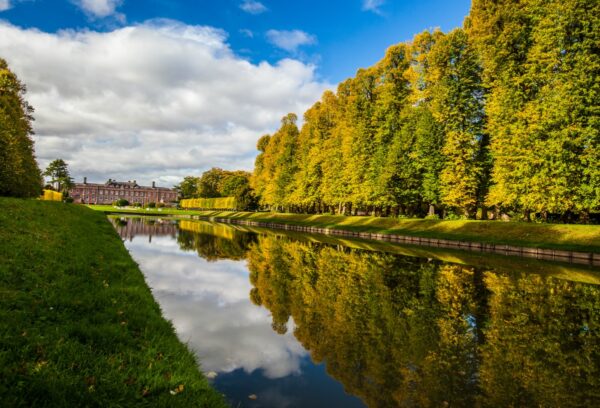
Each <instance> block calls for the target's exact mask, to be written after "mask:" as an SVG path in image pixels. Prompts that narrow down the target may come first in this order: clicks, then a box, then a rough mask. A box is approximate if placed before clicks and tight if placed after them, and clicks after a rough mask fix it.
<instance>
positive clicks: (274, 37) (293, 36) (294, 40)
mask: <svg viewBox="0 0 600 408" xmlns="http://www.w3.org/2000/svg"><path fill="white" fill-rule="evenodd" d="M267 39H268V40H269V42H270V43H271V44H273V45H275V46H276V47H278V48H281V49H283V50H286V51H289V52H296V51H297V50H298V47H301V46H303V45H311V44H315V43H316V42H317V37H315V36H314V35H311V34H308V33H306V32H304V31H302V30H291V31H286V30H282V31H280V30H269V31H267Z"/></svg>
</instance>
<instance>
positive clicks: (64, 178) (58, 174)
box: [43, 159, 73, 192]
mask: <svg viewBox="0 0 600 408" xmlns="http://www.w3.org/2000/svg"><path fill="white" fill-rule="evenodd" d="M43 175H44V176H45V177H50V184H52V185H53V186H54V188H56V190H57V191H60V192H68V191H69V190H70V189H71V188H73V179H72V178H71V175H70V174H69V169H68V166H67V163H66V162H65V161H64V160H63V159H55V160H53V161H52V162H51V163H50V164H49V165H48V167H47V168H46V171H44V174H43Z"/></svg>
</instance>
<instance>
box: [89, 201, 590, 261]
mask: <svg viewBox="0 0 600 408" xmlns="http://www.w3.org/2000/svg"><path fill="white" fill-rule="evenodd" d="M92 208H94V209H97V210H100V211H111V212H118V210H117V209H115V208H113V207H107V206H92ZM130 213H138V214H149V215H150V214H152V215H154V214H157V213H156V212H152V213H150V212H144V211H135V210H133V211H130ZM159 214H162V215H196V216H200V217H206V218H215V217H219V218H237V219H247V220H253V221H264V222H277V223H282V224H294V225H304V226H312V227H321V228H336V229H343V230H349V231H358V232H376V233H386V234H399V235H411V236H416V237H424V238H438V239H452V240H458V241H471V242H485V243H491V244H507V245H515V246H524V247H532V248H549V249H561V250H570V251H584V252H595V253H600V226H598V225H572V224H537V223H525V222H501V221H473V220H457V221H443V220H423V219H396V218H381V217H366V216H361V217H347V216H340V215H306V214H280V213H251V212H231V211H192V210H176V209H169V210H166V209H165V210H164V211H163V212H162V213H159Z"/></svg>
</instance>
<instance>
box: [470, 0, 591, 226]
mask: <svg viewBox="0 0 600 408" xmlns="http://www.w3.org/2000/svg"><path fill="white" fill-rule="evenodd" d="M599 15H600V4H599V3H598V2H597V1H592V2H587V1H580V0H567V1H558V0H551V1H545V0H525V1H523V0H522V1H516V0H502V1H491V0H474V1H473V7H472V10H471V17H470V21H469V22H468V29H469V32H470V34H471V37H472V38H473V40H474V42H475V43H476V44H477V47H478V49H479V52H480V54H481V56H482V61H483V65H484V78H485V82H486V85H487V87H488V88H489V89H490V92H489V98H488V99H489V103H488V106H487V115H488V117H489V125H488V129H489V131H490V134H491V152H492V154H493V157H494V169H493V183H494V185H493V186H492V188H491V191H490V196H489V202H490V204H494V205H497V206H500V207H503V208H508V209H519V210H522V211H523V212H524V213H525V214H529V213H530V212H541V213H546V212H557V213H565V212H571V211H582V212H584V213H586V212H588V211H590V210H597V209H598V208H599V207H600V205H599V204H600V201H599V197H600V184H598V181H599V178H598V170H597V169H598V165H597V163H598V160H599V158H600V156H599V148H598V146H599V121H598V111H599V100H600V97H599V96H600V95H599V89H600V88H599V87H600V85H599V83H598V77H599V74H600V57H599V54H600V53H599V46H598V38H599V36H600V18H599V17H598V16H599Z"/></svg>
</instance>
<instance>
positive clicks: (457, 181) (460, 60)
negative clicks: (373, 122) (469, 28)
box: [428, 29, 487, 217]
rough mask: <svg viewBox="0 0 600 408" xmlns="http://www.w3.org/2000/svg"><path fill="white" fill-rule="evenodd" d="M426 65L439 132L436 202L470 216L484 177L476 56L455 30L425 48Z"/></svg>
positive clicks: (480, 89) (484, 137)
mask: <svg viewBox="0 0 600 408" xmlns="http://www.w3.org/2000/svg"><path fill="white" fill-rule="evenodd" d="M429 63H430V68H429V73H428V75H429V76H430V79H429V82H431V83H432V85H431V87H430V89H429V95H430V98H431V109H432V113H433V116H434V117H435V119H436V120H437V121H438V122H439V123H440V124H441V126H442V128H443V130H444V133H445V137H444V139H445V141H444V147H443V155H444V167H443V169H442V172H441V175H440V183H441V185H440V189H441V194H442V202H443V203H444V204H446V205H447V206H448V207H450V208H456V209H460V210H461V212H463V213H464V214H465V215H468V216H469V217H473V216H474V215H475V212H476V208H477V206H478V205H479V204H481V203H480V200H479V198H480V197H478V193H479V186H480V184H481V180H482V178H484V177H485V176H484V171H485V169H484V166H483V163H481V161H480V153H479V152H480V150H481V149H482V146H487V143H486V140H487V135H485V134H484V131H483V129H484V124H485V114H484V100H483V96H484V95H483V86H482V83H481V67H480V65H479V57H478V55H477V53H476V52H475V49H474V48H473V47H472V46H471V45H470V43H469V39H468V37H467V34H466V33H465V31H463V30H462V29H455V30H453V31H452V32H451V33H449V34H448V35H446V36H444V37H442V38H440V39H439V40H438V41H437V42H436V44H435V45H434V46H432V47H431V52H430V56H429Z"/></svg>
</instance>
